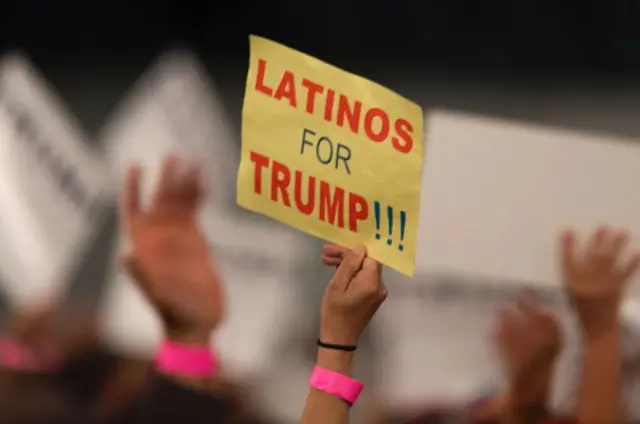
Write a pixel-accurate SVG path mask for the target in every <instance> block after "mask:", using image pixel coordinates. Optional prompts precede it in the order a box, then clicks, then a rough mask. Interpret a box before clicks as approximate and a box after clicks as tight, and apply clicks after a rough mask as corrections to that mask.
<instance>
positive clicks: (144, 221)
mask: <svg viewBox="0 0 640 424" xmlns="http://www.w3.org/2000/svg"><path fill="white" fill-rule="evenodd" d="M140 180H141V170H140V168H139V167H137V166H134V167H132V168H131V169H129V172H128V175H127V182H126V186H125V190H124V195H123V197H122V202H121V212H120V213H121V218H122V220H123V222H124V226H125V229H126V231H127V233H128V235H129V238H130V240H131V244H132V250H131V252H130V253H129V255H127V256H126V257H125V259H124V264H125V266H126V268H127V269H128V271H129V272H130V273H131V275H132V276H133V277H134V278H135V279H136V281H137V282H138V284H139V285H140V287H141V288H142V290H143V291H144V292H145V294H146V295H147V297H148V298H149V300H150V301H151V302H152V303H153V305H154V306H155V308H156V309H157V310H158V312H159V313H160V315H161V317H162V318H163V320H164V323H165V326H166V331H167V336H168V337H169V338H171V339H173V340H175V341H178V342H183V343H194V344H201V343H208V340H209V338H210V336H211V332H212V331H213V330H214V329H215V328H216V327H217V326H218V324H219V323H220V321H221V319H222V316H223V307H224V302H223V294H222V287H221V286H222V282H221V278H220V275H219V273H218V271H217V269H216V268H215V266H214V264H213V263H212V261H211V258H210V253H209V249H208V245H207V242H206V240H205V237H204V235H203V233H202V231H201V230H200V229H199V226H198V221H197V213H198V207H199V205H200V203H201V201H202V199H203V197H204V190H203V187H202V182H201V176H200V169H199V168H197V167H193V166H192V167H188V168H186V169H185V168H184V167H183V166H182V164H181V162H180V161H179V160H178V159H177V158H175V157H173V156H170V157H168V158H167V159H166V160H165V163H164V165H163V168H162V172H161V176H160V181H159V183H158V185H157V187H156V190H155V195H154V197H153V200H152V204H151V206H150V208H149V210H147V211H143V210H142V207H141V205H140Z"/></svg>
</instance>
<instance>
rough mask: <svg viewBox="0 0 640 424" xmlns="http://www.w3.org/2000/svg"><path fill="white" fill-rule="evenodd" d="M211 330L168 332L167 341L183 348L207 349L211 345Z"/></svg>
mask: <svg viewBox="0 0 640 424" xmlns="http://www.w3.org/2000/svg"><path fill="white" fill-rule="evenodd" d="M212 333H213V332H212V331H211V330H186V331H185V330H167V331H166V340H167V341H170V342H172V343H176V344H179V345H182V346H187V347H194V348H198V347H201V348H205V347H209V346H210V345H211V336H212Z"/></svg>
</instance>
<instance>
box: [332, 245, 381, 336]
mask: <svg viewBox="0 0 640 424" xmlns="http://www.w3.org/2000/svg"><path fill="white" fill-rule="evenodd" d="M381 272H382V266H381V265H380V264H379V263H378V262H376V261H374V260H372V259H369V258H367V251H366V249H365V247H364V246H358V247H356V248H355V249H353V250H352V251H348V253H345V255H344V259H343V260H342V261H341V263H340V266H339V267H338V269H337V270H336V273H335V275H334V276H333V278H332V279H331V281H330V282H329V285H328V286H327V289H326V291H325V294H324V297H323V299H322V317H321V325H320V339H321V340H322V341H323V342H325V343H333V344H340V345H356V344H357V342H358V338H359V337H360V334H361V333H362V331H364V329H365V327H366V326H367V324H369V321H370V320H371V318H372V317H373V315H374V314H375V313H376V311H377V310H378V307H379V306H380V305H381V304H382V302H384V300H385V299H386V297H387V289H386V287H385V285H384V283H383V282H382V278H381Z"/></svg>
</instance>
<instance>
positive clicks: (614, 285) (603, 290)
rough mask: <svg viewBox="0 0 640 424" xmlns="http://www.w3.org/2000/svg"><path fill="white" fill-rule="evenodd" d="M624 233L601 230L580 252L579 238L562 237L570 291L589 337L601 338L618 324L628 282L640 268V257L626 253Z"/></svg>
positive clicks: (564, 272)
mask: <svg viewBox="0 0 640 424" xmlns="http://www.w3.org/2000/svg"><path fill="white" fill-rule="evenodd" d="M628 239H629V237H628V235H627V233H626V232H624V231H619V230H612V229H609V228H606V227H601V228H599V229H598V230H596V231H595V232H594V233H593V234H592V235H591V238H590V240H589V241H588V242H587V243H585V244H584V246H582V249H581V251H580V252H577V251H576V250H577V249H576V244H577V242H576V236H575V234H574V233H573V232H572V231H566V232H565V233H564V234H563V236H562V247H561V251H562V263H561V265H562V272H563V277H564V284H565V286H566V289H567V292H568V294H569V296H570V297H571V300H572V301H573V302H572V303H573V307H574V309H575V312H576V314H577V316H578V319H579V320H580V323H581V325H582V329H583V331H584V334H585V336H587V337H597V336H599V335H601V334H602V333H603V332H607V331H608V330H609V329H611V328H612V326H616V325H617V323H618V314H619V308H620V303H621V299H622V297H623V294H624V290H625V288H626V285H627V282H628V281H629V279H630V278H631V276H632V275H633V274H634V273H635V272H636V270H637V269H638V265H640V255H638V254H637V253H635V252H634V254H633V255H632V256H631V258H629V259H626V260H625V259H623V258H622V254H623V251H624V249H625V247H626V245H627V243H628Z"/></svg>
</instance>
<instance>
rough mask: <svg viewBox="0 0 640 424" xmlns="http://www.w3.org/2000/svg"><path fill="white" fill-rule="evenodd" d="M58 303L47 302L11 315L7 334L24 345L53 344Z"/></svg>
mask: <svg viewBox="0 0 640 424" xmlns="http://www.w3.org/2000/svg"><path fill="white" fill-rule="evenodd" d="M57 311H58V302H57V301H54V300H52V301H49V302H45V303H43V304H40V305H36V306H33V307H29V308H25V309H20V310H17V311H15V312H13V313H12V314H11V317H10V320H9V334H10V335H11V337H13V338H14V339H15V340H16V341H19V342H20V343H22V344H24V345H34V344H40V343H43V342H53V341H54V339H55V317H56V313H57Z"/></svg>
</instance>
